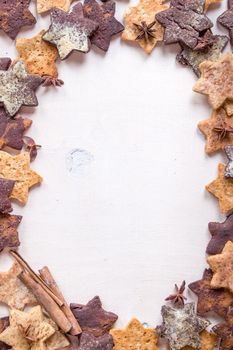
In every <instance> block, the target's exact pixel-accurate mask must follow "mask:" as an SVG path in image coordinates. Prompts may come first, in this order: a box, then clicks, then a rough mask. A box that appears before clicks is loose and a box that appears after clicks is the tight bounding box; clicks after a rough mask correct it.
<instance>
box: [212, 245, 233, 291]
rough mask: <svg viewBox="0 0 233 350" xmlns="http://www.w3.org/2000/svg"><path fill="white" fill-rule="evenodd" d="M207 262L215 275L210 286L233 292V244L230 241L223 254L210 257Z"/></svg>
mask: <svg viewBox="0 0 233 350" xmlns="http://www.w3.org/2000/svg"><path fill="white" fill-rule="evenodd" d="M207 262H208V264H209V265H210V268H211V270H212V271H213V273H214V275H213V278H212V280H211V282H210V286H211V287H212V288H226V289H228V290H229V291H231V292H233V274H232V271H233V242H231V241H228V242H227V243H226V244H225V246H224V248H223V251H222V253H221V254H216V255H211V256H209V257H208V258H207Z"/></svg>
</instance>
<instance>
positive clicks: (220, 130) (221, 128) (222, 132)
mask: <svg viewBox="0 0 233 350" xmlns="http://www.w3.org/2000/svg"><path fill="white" fill-rule="evenodd" d="M213 131H215V132H216V133H217V134H218V138H219V141H222V140H224V139H225V138H226V137H227V136H228V134H229V133H233V128H231V127H229V126H228V125H227V124H226V123H225V122H224V121H221V123H220V124H218V125H216V126H215V127H214V128H213Z"/></svg>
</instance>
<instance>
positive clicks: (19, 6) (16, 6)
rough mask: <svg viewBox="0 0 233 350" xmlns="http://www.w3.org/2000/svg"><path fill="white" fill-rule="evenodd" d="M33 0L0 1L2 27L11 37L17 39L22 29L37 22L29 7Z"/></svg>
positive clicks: (0, 27)
mask: <svg viewBox="0 0 233 350" xmlns="http://www.w3.org/2000/svg"><path fill="white" fill-rule="evenodd" d="M30 1H31V0H10V1H8V0H7V1H4V0H1V1H0V13H1V21H0V29H2V30H3V31H4V32H5V33H6V34H7V35H8V36H9V37H10V38H11V39H15V38H16V36H17V34H18V33H19V31H20V29H21V28H22V27H25V26H31V25H33V24H35V23H36V19H35V17H34V16H33V15H32V13H31V12H30V11H29V9H28V7H29V4H30Z"/></svg>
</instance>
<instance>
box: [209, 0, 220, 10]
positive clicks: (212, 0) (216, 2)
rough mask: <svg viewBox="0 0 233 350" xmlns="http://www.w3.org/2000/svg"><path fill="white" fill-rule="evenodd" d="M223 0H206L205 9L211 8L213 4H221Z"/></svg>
mask: <svg viewBox="0 0 233 350" xmlns="http://www.w3.org/2000/svg"><path fill="white" fill-rule="evenodd" d="M221 1H222V0H205V11H207V10H208V9H209V7H210V6H211V5H214V4H219V3H220V2H221Z"/></svg>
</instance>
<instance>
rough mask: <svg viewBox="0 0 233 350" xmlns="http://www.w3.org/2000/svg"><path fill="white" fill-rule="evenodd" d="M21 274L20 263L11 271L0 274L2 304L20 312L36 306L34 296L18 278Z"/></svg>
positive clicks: (14, 265) (15, 264) (13, 266)
mask: <svg viewBox="0 0 233 350" xmlns="http://www.w3.org/2000/svg"><path fill="white" fill-rule="evenodd" d="M21 272H22V269H21V267H20V266H19V264H18V263H14V264H13V265H12V267H11V268H10V270H9V271H4V272H0V302H1V303H4V304H6V305H8V306H9V307H10V308H14V309H19V310H22V309H24V307H25V306H26V305H32V304H36V299H35V297H34V296H33V294H32V293H31V292H30V291H29V290H28V288H27V287H26V286H25V285H24V284H23V283H22V282H21V281H20V279H19V278H18V276H19V275H20V273H21Z"/></svg>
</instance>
